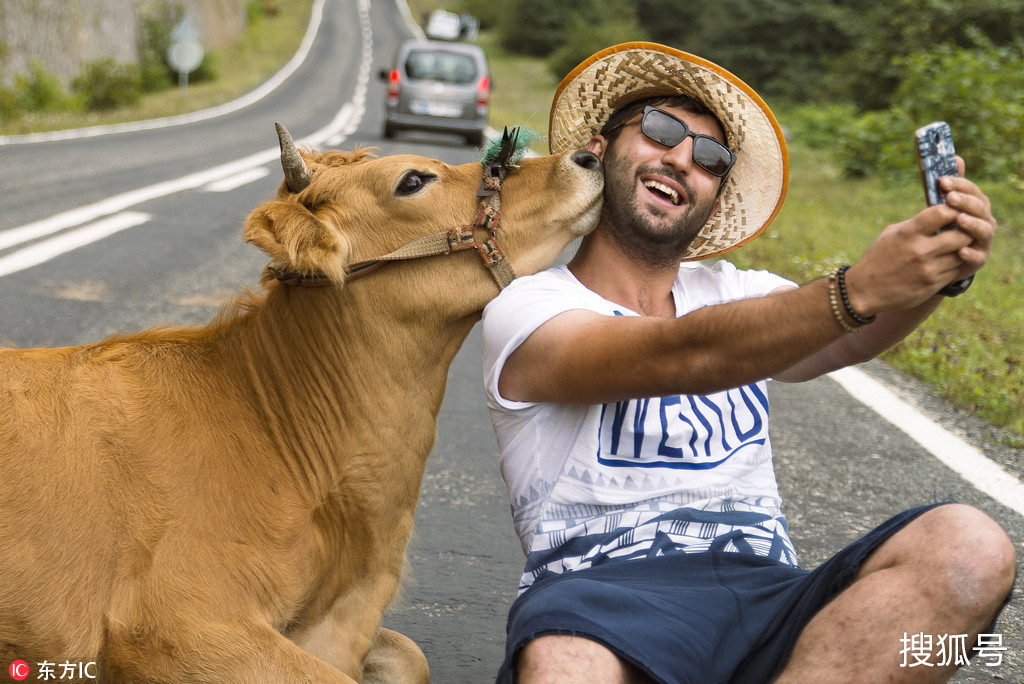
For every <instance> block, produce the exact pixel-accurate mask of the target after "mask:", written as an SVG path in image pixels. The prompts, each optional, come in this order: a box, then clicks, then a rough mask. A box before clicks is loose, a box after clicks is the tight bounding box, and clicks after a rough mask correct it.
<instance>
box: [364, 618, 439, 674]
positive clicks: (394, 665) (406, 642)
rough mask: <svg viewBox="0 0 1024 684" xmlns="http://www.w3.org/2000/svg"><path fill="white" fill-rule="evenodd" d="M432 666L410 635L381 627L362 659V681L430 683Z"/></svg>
mask: <svg viewBox="0 0 1024 684" xmlns="http://www.w3.org/2000/svg"><path fill="white" fill-rule="evenodd" d="M429 681H430V667H429V665H427V658H426V656H424V655H423V651H421V650H420V647H419V646H417V645H416V642H414V641H413V640H412V639H410V638H409V637H407V636H405V635H404V634H399V633H398V632H393V631H391V630H390V629H384V628H383V627H382V628H381V630H380V632H378V633H377V639H376V641H374V642H373V648H371V649H370V652H369V653H368V654H367V656H366V660H365V661H364V662H363V684H391V683H392V682H397V683H398V684H427V683H428V682H429Z"/></svg>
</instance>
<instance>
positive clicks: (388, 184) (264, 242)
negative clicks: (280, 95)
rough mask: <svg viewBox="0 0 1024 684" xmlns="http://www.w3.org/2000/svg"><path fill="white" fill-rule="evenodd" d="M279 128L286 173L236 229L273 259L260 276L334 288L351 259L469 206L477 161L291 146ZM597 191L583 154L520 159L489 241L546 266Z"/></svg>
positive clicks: (593, 208)
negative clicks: (494, 237) (242, 230)
mask: <svg viewBox="0 0 1024 684" xmlns="http://www.w3.org/2000/svg"><path fill="white" fill-rule="evenodd" d="M279 134H280V135H281V147H282V164H283V167H284V172H285V180H284V182H283V183H282V184H281V186H280V188H279V190H278V193H277V198H276V199H274V200H271V201H269V202H266V203H264V204H263V205H261V206H260V207H258V208H257V209H256V210H255V211H254V212H253V213H252V214H251V215H250V216H249V218H248V220H247V222H246V227H245V236H246V239H247V240H248V241H250V242H252V243H254V244H256V245H257V246H258V247H259V248H260V249H262V250H263V251H264V252H266V253H267V254H268V255H269V256H270V257H271V258H272V259H273V261H272V263H271V265H270V266H269V267H268V270H267V271H266V272H265V274H264V279H265V280H269V279H273V278H277V279H283V278H282V275H281V274H282V273H285V274H290V275H292V276H294V277H296V278H298V279H303V278H310V279H317V280H319V281H320V282H326V283H327V284H333V285H335V286H340V285H341V284H343V283H344V282H345V280H346V277H347V273H348V267H349V266H350V265H351V264H355V263H359V262H363V261H366V260H371V259H374V258H376V257H379V256H382V255H385V254H388V253H390V252H392V251H394V250H396V249H397V248H399V247H401V246H402V245H405V244H407V243H409V242H411V241H413V240H416V239H418V238H422V237H424V236H428V235H434V234H439V233H443V232H445V231H448V230H450V229H451V228H453V227H459V226H466V225H468V224H469V223H471V222H472V221H473V218H474V216H475V215H476V214H477V210H478V208H479V204H480V199H479V198H478V197H477V190H478V188H479V187H480V184H481V178H482V167H481V165H480V164H479V163H470V164H463V165H458V166H453V165H449V164H445V163H443V162H440V161H438V160H435V159H428V158H425V157H419V156H413V155H396V156H390V157H382V158H376V157H375V156H374V155H373V154H372V153H371V151H370V150H366V149H363V150H355V151H352V152H338V151H328V152H324V153H317V152H314V151H309V150H303V151H302V152H301V153H300V152H299V151H298V150H296V148H295V145H294V143H293V142H292V140H291V137H290V136H289V135H288V134H287V131H284V130H283V128H281V127H279ZM602 189H603V176H602V173H601V166H600V163H599V161H598V160H597V158H596V157H594V156H593V155H591V154H590V153H588V152H575V153H564V154H561V155H554V156H550V157H541V158H538V159H527V160H524V161H523V162H522V163H521V166H520V167H518V168H516V169H514V170H512V171H511V172H510V173H509V174H508V176H507V177H506V178H505V181H504V183H503V186H502V189H501V205H500V206H501V223H500V229H499V232H498V239H499V240H500V243H501V245H502V247H503V248H504V250H505V252H506V253H507V256H508V259H509V261H510V263H511V265H512V268H513V269H514V270H515V272H516V274H518V275H525V274H527V273H533V272H536V271H538V270H540V269H542V268H544V267H546V266H547V265H548V264H550V263H551V262H552V261H553V260H554V259H555V258H556V257H557V256H558V254H559V253H560V251H561V250H562V249H563V248H564V247H565V246H566V245H567V244H568V243H569V242H570V241H571V240H572V239H573V238H574V237H577V236H580V235H583V234H586V233H587V232H589V231H590V230H591V229H592V228H593V226H594V225H595V224H596V222H597V217H598V213H599V211H600V206H601V195H602ZM434 258H437V259H445V258H450V257H434ZM395 268H401V266H396V267H395ZM495 291H496V290H495Z"/></svg>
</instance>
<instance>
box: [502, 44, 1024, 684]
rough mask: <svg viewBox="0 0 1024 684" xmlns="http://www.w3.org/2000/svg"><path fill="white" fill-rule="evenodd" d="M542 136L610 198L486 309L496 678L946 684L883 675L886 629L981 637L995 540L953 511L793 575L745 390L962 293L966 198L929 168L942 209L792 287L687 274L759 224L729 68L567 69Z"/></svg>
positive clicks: (753, 156) (996, 602)
mask: <svg viewBox="0 0 1024 684" xmlns="http://www.w3.org/2000/svg"><path fill="white" fill-rule="evenodd" d="M550 144H551V147H552V150H553V151H561V150H565V149H573V148H578V147H582V146H586V147H587V148H588V149H590V150H591V151H592V152H594V153H596V154H597V155H598V156H599V157H601V159H602V161H603V164H604V167H605V208H604V212H603V215H602V218H601V220H600V222H599V224H598V226H597V228H596V229H595V230H594V232H593V233H591V234H590V235H589V236H587V237H586V238H585V239H584V241H583V242H582V244H581V246H580V248H579V251H578V253H577V254H576V255H575V257H574V258H573V259H572V261H571V262H570V263H569V265H568V266H567V267H564V266H563V267H556V268H554V269H551V270H549V271H546V272H544V273H541V274H538V275H536V276H532V277H528V278H523V279H520V280H518V281H516V282H514V283H513V284H512V285H511V286H509V287H508V288H507V289H506V290H505V291H504V292H503V293H502V294H501V295H500V296H499V297H498V298H497V299H495V300H494V301H493V302H492V303H491V304H490V305H489V306H488V307H487V309H486V310H485V312H484V366H485V367H484V372H485V382H486V385H487V392H488V401H489V405H490V408H491V415H492V420H493V423H494V427H495V430H496V433H497V435H498V441H499V445H500V448H501V468H502V474H503V476H504V478H505V480H506V484H507V486H508V489H509V493H510V498H511V501H512V510H513V517H514V522H515V525H516V529H517V532H518V534H519V535H520V538H521V540H522V543H523V548H524V550H525V552H526V553H527V563H526V569H525V572H524V575H523V580H522V584H521V587H520V592H521V593H520V596H519V598H518V599H517V601H516V602H515V604H514V605H513V607H512V610H511V612H510V615H509V625H508V630H509V634H508V647H507V659H506V662H505V663H504V665H503V667H502V670H501V672H500V674H499V681H501V682H510V681H519V682H559V683H560V684H566V683H571V682H577V681H578V682H588V683H590V682H633V681H638V682H648V681H655V682H695V683H700V684H707V683H709V682H754V683H764V682H768V681H779V682H830V683H835V682H846V681H850V682H878V681H901V680H912V679H913V678H915V677H917V678H919V679H918V680H920V678H924V679H926V680H927V679H928V678H932V679H933V680H944V679H945V678H947V677H949V676H950V675H951V674H952V669H951V668H946V669H942V668H937V667H932V668H916V669H912V670H911V669H908V668H900V659H899V657H898V654H899V652H900V648H901V643H900V638H901V637H902V636H903V634H904V632H907V631H912V632H914V633H918V632H922V633H925V634H968V635H970V638H971V639H973V638H974V637H975V636H976V635H977V634H978V633H980V632H983V631H984V630H985V629H986V628H988V627H989V626H990V624H991V622H992V621H993V620H994V618H995V616H996V615H997V613H998V611H999V609H1000V608H1001V606H1002V605H1003V603H1004V602H1005V600H1006V597H1007V596H1008V593H1009V591H1010V588H1011V586H1012V583H1013V575H1014V551H1013V545H1012V543H1011V542H1010V540H1009V539H1008V537H1007V536H1006V534H1005V533H1004V532H1003V531H1002V529H1001V528H1000V527H999V526H998V525H997V524H996V523H995V522H994V521H992V520H991V519H990V518H989V517H988V516H986V515H984V514H983V513H981V512H980V511H978V510H976V509H974V508H971V507H968V506H964V505H960V504H945V505H931V506H923V507H920V508H916V509H913V510H910V511H907V512H904V513H902V514H900V515H898V516H896V517H894V518H893V519H891V520H890V521H888V522H886V523H885V524H883V525H882V526H880V527H879V528H878V529H876V530H875V531H874V532H872V533H871V534H869V535H868V536H867V537H865V538H864V539H862V540H860V541H859V542H857V543H855V544H853V545H851V546H849V547H847V548H846V549H844V550H843V551H842V552H841V553H840V554H838V555H837V556H836V557H834V558H833V559H831V560H830V561H828V562H826V563H825V564H823V565H822V566H821V567H819V568H817V569H816V570H814V571H813V572H808V571H805V570H803V569H800V568H799V567H797V560H796V553H795V551H794V549H793V546H792V543H791V542H790V540H789V536H788V533H787V528H786V523H785V519H784V518H783V516H782V513H781V509H780V507H781V500H780V499H779V494H778V488H777V486H776V483H775V476H774V472H773V468H772V464H771V448H770V443H769V440H768V401H767V395H766V392H767V383H766V382H765V379H766V378H773V379H775V380H781V381H802V380H807V379H810V378H813V377H817V376H819V375H821V374H822V373H825V372H828V371H831V370H834V369H836V368H840V367H843V366H846V365H849V364H853V363H857V362H860V361H864V360H867V359H870V358H872V357H874V356H875V355H877V354H878V353H879V352H881V351H882V350H884V349H886V348H888V347H889V346H891V345H892V344H893V343H895V342H896V341H898V340H900V339H902V338H903V337H904V336H905V335H906V334H908V333H909V332H910V331H911V330H913V329H914V328H915V327H916V326H917V325H918V324H919V323H920V322H921V321H922V320H924V319H925V318H926V317H927V316H928V315H929V313H930V312H931V311H932V310H934V309H935V307H937V306H939V305H940V303H941V302H943V301H944V299H945V296H944V295H943V294H938V293H939V292H940V290H941V291H943V292H944V293H945V294H946V295H949V294H955V293H957V292H958V291H962V290H963V289H964V288H965V287H966V285H967V284H969V279H970V277H971V276H973V274H974V273H975V272H976V271H977V270H978V269H980V268H981V267H982V265H983V264H984V263H985V261H986V259H987V257H988V254H989V250H990V248H991V244H992V239H993V235H994V231H995V220H994V219H993V218H992V214H991V211H990V207H989V202H988V200H987V198H986V197H985V196H984V195H983V194H982V193H981V191H980V190H979V189H978V188H977V187H976V186H975V185H974V184H973V183H971V182H970V181H968V180H966V179H964V178H946V179H943V181H942V188H943V190H944V191H945V192H946V193H947V204H946V205H942V206H937V207H932V208H929V209H926V210H924V211H922V212H920V213H919V214H917V215H916V216H914V217H913V218H911V219H909V220H907V221H904V222H902V223H899V224H896V225H893V226H889V227H888V228H886V229H885V230H884V231H883V232H882V234H881V235H880V236H879V237H878V239H877V241H876V242H875V243H874V245H872V247H871V248H870V249H869V250H868V251H867V253H866V254H865V255H864V256H863V258H861V260H860V261H858V262H857V263H856V264H854V265H853V266H852V267H848V268H847V267H844V268H843V269H838V270H837V271H836V272H834V273H833V274H832V275H831V276H830V277H829V278H824V279H820V280H817V281H814V282H811V283H809V284H807V285H804V286H803V287H796V286H795V285H794V284H792V283H790V282H788V281H786V280H784V279H782V278H779V277H777V276H774V275H772V274H769V273H766V272H763V271H746V272H744V271H738V270H737V269H736V268H734V267H732V266H731V265H730V264H728V263H727V262H718V263H716V264H714V265H712V266H705V265H702V264H691V263H688V261H689V260H694V259H703V258H707V257H711V256H717V255H720V254H722V253H724V252H726V251H728V250H729V249H732V248H735V247H737V246H739V245H740V244H743V243H745V242H747V241H749V240H751V239H753V238H754V237H756V235H757V234H758V233H760V232H761V231H762V230H764V227H765V226H766V225H767V224H768V222H770V221H771V220H772V218H773V217H774V215H775V213H776V212H777V211H778V208H779V207H780V206H781V203H782V200H783V197H784V195H785V187H786V175H787V166H786V163H787V162H786V150H785V141H784V139H783V137H782V135H781V131H780V129H779V126H778V124H777V122H776V121H775V119H774V117H773V116H772V114H771V112H770V110H768V108H767V106H765V105H764V103H763V102H762V101H761V100H760V98H759V97H758V96H757V95H756V94H755V93H754V92H753V91H752V90H751V89H750V88H749V87H748V86H746V85H745V84H744V83H742V82H741V81H739V79H737V78H736V77H735V76H733V75H732V74H729V73H728V72H725V71H724V70H722V69H721V68H720V67H717V66H715V65H713V64H710V63H708V62H706V61H704V60H701V59H700V58H697V57H694V56H692V55H688V54H686V53H682V52H679V51H677V50H674V49H672V48H666V47H664V46H659V45H653V44H648V43H629V44H625V45H620V46H616V47H613V48H609V49H607V50H604V51H602V52H600V53H597V54H596V55H594V56H592V57H590V58H589V59H588V60H587V61H585V62H584V63H583V64H581V65H580V66H579V67H577V69H575V70H574V71H573V72H572V73H571V74H570V75H569V76H568V77H566V79H565V80H564V81H563V82H562V84H561V85H560V86H559V89H558V91H557V93H556V95H555V102H554V105H553V108H552V116H551V131H550ZM960 163H961V172H962V161H961V162H960ZM849 220H856V219H855V218H854V217H840V218H839V219H838V220H837V226H841V225H842V222H844V221H849ZM951 222H955V223H956V225H957V227H958V230H950V231H943V232H939V231H938V229H939V228H940V227H942V226H945V225H947V224H949V223H951ZM680 262H684V263H683V264H682V265H680ZM774 677H777V678H778V679H777V680H773V678H774ZM890 677H891V678H892V679H891V680H890Z"/></svg>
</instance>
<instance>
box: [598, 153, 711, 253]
mask: <svg viewBox="0 0 1024 684" xmlns="http://www.w3.org/2000/svg"><path fill="white" fill-rule="evenodd" d="M608 161H610V162H611V163H610V164H607V162H608ZM623 167H625V163H624V162H623V161H621V160H620V159H619V158H615V159H612V160H606V174H605V179H606V180H605V190H604V192H605V201H604V213H605V217H606V219H607V229H608V233H609V235H610V236H611V237H612V239H613V240H614V241H615V243H616V244H617V245H618V246H619V248H620V249H621V250H622V251H623V252H624V253H625V254H626V255H628V256H630V257H632V258H634V259H636V260H638V261H640V262H642V263H645V264H647V265H648V266H651V267H653V268H659V269H667V268H677V267H678V266H679V262H680V261H682V258H683V255H685V254H686V249H687V247H689V246H690V243H692V242H693V241H694V239H695V238H696V237H697V235H698V234H699V233H700V231H701V229H702V228H703V227H704V224H705V223H707V221H708V218H709V217H710V216H711V212H712V211H713V210H714V205H715V197H710V198H707V199H704V200H698V199H697V198H696V197H695V193H694V191H693V189H692V188H690V187H689V186H688V185H686V183H685V181H684V179H683V178H681V177H680V176H679V174H676V173H674V172H673V171H672V170H671V169H668V168H656V167H650V166H647V167H641V168H639V169H637V170H636V171H635V172H630V171H629V170H628V169H625V168H623ZM645 173H652V174H658V175H663V176H668V177H670V178H673V179H674V180H675V181H676V182H677V183H679V185H680V186H681V187H682V188H683V190H684V191H685V193H686V199H687V206H686V211H685V212H684V213H683V214H682V215H681V216H679V217H678V218H677V219H676V220H674V221H673V222H666V221H665V220H663V221H661V222H658V221H657V218H658V215H659V213H660V212H659V211H658V209H657V207H654V208H653V209H648V211H644V212H641V211H640V208H639V206H638V201H637V186H638V183H639V177H640V175H642V174H645ZM650 206H651V205H648V207H650ZM648 212H650V213H648Z"/></svg>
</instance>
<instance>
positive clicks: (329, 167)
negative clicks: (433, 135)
mask: <svg viewBox="0 0 1024 684" xmlns="http://www.w3.org/2000/svg"><path fill="white" fill-rule="evenodd" d="M290 140H291V139H290V137H288V136H287V132H284V136H283V138H282V147H283V149H284V150H285V154H284V156H285V166H286V174H287V178H286V182H285V183H284V184H282V187H281V189H280V190H279V192H278V195H277V198H276V199H274V200H271V201H268V202H266V203H265V204H263V205H262V206H260V207H259V208H257V209H256V210H255V211H254V212H253V213H252V214H251V215H250V217H249V219H248V221H247V222H246V227H245V234H246V237H247V239H248V240H250V241H252V242H254V243H255V244H256V245H257V246H259V247H260V248H261V249H263V250H264V251H265V252H267V253H268V254H269V255H271V257H272V258H273V262H272V264H271V266H270V267H268V272H267V275H266V277H267V278H271V279H270V280H268V282H267V285H266V291H265V292H264V293H263V294H261V295H255V294H251V293H250V294H247V295H245V296H243V297H241V298H240V299H239V300H238V301H237V302H236V303H235V304H234V305H233V306H231V307H229V308H228V309H226V310H225V311H224V312H222V313H221V315H220V316H219V317H217V318H216V319H215V320H214V321H212V322H211V323H209V324H207V325H205V326H202V327H186V328H180V329H169V328H162V329H157V330H151V331H148V332H142V333H137V334H130V335H123V336H117V337H113V338H111V339H108V340H105V341H103V342H99V343H96V344H89V345H84V346H79V347H70V348H62V349H25V350H21V349H2V350H0V468H2V472H3V474H4V478H5V479H6V481H7V482H6V484H5V485H4V486H3V487H0V654H3V655H4V656H6V657H7V660H6V661H5V663H8V662H10V661H11V660H13V659H15V658H17V659H21V660H24V661H26V662H28V663H29V664H30V666H31V667H32V668H33V669H35V666H36V665H35V664H36V663H42V662H49V663H51V664H58V663H64V662H71V663H81V664H83V665H82V670H83V672H84V674H85V675H86V676H89V675H96V674H98V675H99V679H100V680H106V681H116V682H143V681H145V682H245V683H246V684H252V683H254V682H296V681H302V682H353V681H364V682H369V681H374V682H377V681H387V682H422V681H426V680H427V679H428V678H429V675H428V670H427V664H426V659H425V658H424V657H423V654H422V653H421V652H420V650H419V649H418V648H417V647H416V645H415V644H413V642H412V641H411V640H409V639H408V638H406V637H404V636H402V635H399V634H396V633H394V632H391V631H389V630H386V629H383V628H381V626H380V623H381V616H382V613H383V611H384V609H385V608H386V607H387V605H388V604H389V603H390V602H391V600H392V599H393V597H394V596H395V593H396V591H397V589H398V587H399V581H400V577H401V574H402V569H403V564H404V561H405V550H406V544H407V542H408V540H409V536H410V534H411V532H412V528H413V516H414V513H415V508H416V502H417V497H418V494H419V488H420V483H421V479H422V476H423V471H424V466H425V463H426V460H427V457H428V454H429V453H430V450H431V447H432V445H433V443H434V438H435V434H436V418H437V414H438V411H439V409H440V406H441V399H442V395H443V393H444V387H445V380H446V377H447V370H448V367H449V365H450V363H451V361H452V359H453V357H454V356H455V353H456V351H457V350H458V348H459V346H460V345H461V343H462V341H463V340H464V338H465V337H466V335H467V333H468V332H469V330H470V328H471V327H472V325H473V323H474V321H476V320H477V319H478V317H479V314H480V311H481V309H482V308H483V306H484V304H486V302H487V301H488V300H489V299H490V298H491V297H493V296H494V295H495V294H497V292H498V287H497V286H496V284H495V282H494V281H493V280H492V278H491V276H490V274H489V273H488V271H487V269H485V268H483V266H482V265H481V262H480V259H479V257H478V255H477V251H478V250H477V249H475V248H474V249H466V250H462V251H458V252H453V253H452V254H451V255H448V256H432V257H426V258H422V259H417V260H414V261H403V262H401V263H394V264H388V265H386V266H384V267H382V268H379V269H378V270H377V271H376V272H374V273H372V274H369V275H366V276H365V277H360V278H355V277H353V276H352V275H350V274H349V272H350V271H351V269H350V268H347V266H350V265H352V264H356V263H359V262H364V261H366V260H372V259H374V258H376V257H378V256H380V255H383V254H387V253H390V252H392V251H393V250H396V249H397V248H399V247H400V246H401V245H403V244H406V243H408V242H410V241H415V240H416V239H417V238H421V237H422V236H429V235H435V234H445V233H447V231H449V229H451V228H453V227H457V226H465V225H467V224H469V223H470V222H471V221H472V220H473V217H474V216H477V215H478V204H479V202H480V200H478V198H477V191H478V188H479V187H480V185H481V165H480V164H479V163H475V164H466V165H462V166H449V165H447V164H443V163H441V162H439V161H436V160H432V159H425V158H421V157H415V156H393V157H383V158H379V159H373V158H371V156H370V155H369V154H368V153H367V152H366V151H362V152H354V153H349V154H342V153H340V152H326V153H324V154H317V153H314V152H308V151H307V152H303V154H302V156H303V157H304V158H305V163H303V162H302V160H301V159H299V158H298V156H297V155H291V153H290V152H289V150H291V151H294V145H293V144H292V143H291V141H290ZM296 160H298V161H297V166H296V165H295V163H294V162H295V161H296ZM602 184H603V183H602V175H601V170H600V164H599V163H598V162H597V158H596V157H594V156H593V155H590V153H587V152H577V153H574V154H566V155H559V156H552V157H542V158H539V159H527V160H525V161H523V162H522V166H521V168H520V169H518V170H513V171H511V172H510V173H509V174H508V176H507V178H506V179H505V181H504V184H503V185H502V187H501V192H500V197H501V200H502V204H501V208H502V212H501V215H500V216H501V221H502V222H501V226H500V230H497V231H496V235H497V237H498V238H499V240H500V246H501V247H503V248H504V250H505V253H506V254H507V256H508V259H509V261H510V263H511V266H512V268H513V269H514V270H515V271H516V272H517V273H520V274H525V273H530V272H534V271H537V270H539V269H541V268H543V267H545V266H546V265H547V264H549V263H550V262H551V261H553V260H554V258H555V257H556V256H557V255H558V253H559V252H560V251H561V250H562V249H563V247H564V246H565V245H566V244H567V243H568V242H569V241H570V240H571V239H572V238H573V237H575V236H578V235H580V234H583V233H585V232H587V231H588V230H589V229H591V228H592V226H593V224H594V223H595V221H596V218H597V213H598V212H599V210H600V197H601V191H602ZM296 186H297V187H296ZM292 188H296V190H298V191H295V190H293V189H292ZM487 201H488V200H487V199H486V198H485V202H487ZM496 224H497V220H496V219H495V220H494V221H493V222H492V224H491V225H492V227H494V226H495V225H496ZM480 225H481V226H482V225H483V223H481V224H480ZM475 232H476V234H477V235H481V236H482V233H483V232H484V231H482V230H479V229H477V230H476V231H475ZM453 234H454V235H459V234H460V232H459V231H455V232H454V233H453ZM461 235H462V238H463V239H465V238H466V237H467V235H468V237H469V238H472V237H473V230H472V229H468V230H466V231H462V233H461ZM428 241H429V239H428ZM470 241H472V240H470ZM415 244H418V243H415V242H414V245H415ZM481 251H487V250H481ZM347 275H348V280H349V282H345V280H346V276H347ZM273 277H276V279H272V278H273ZM304 285H305V286H304ZM312 285H325V286H324V287H313V286H312ZM89 663H95V664H94V665H89ZM61 672H62V671H61V670H57V671H56V674H58V675H59V674H61ZM90 681H93V680H90Z"/></svg>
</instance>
